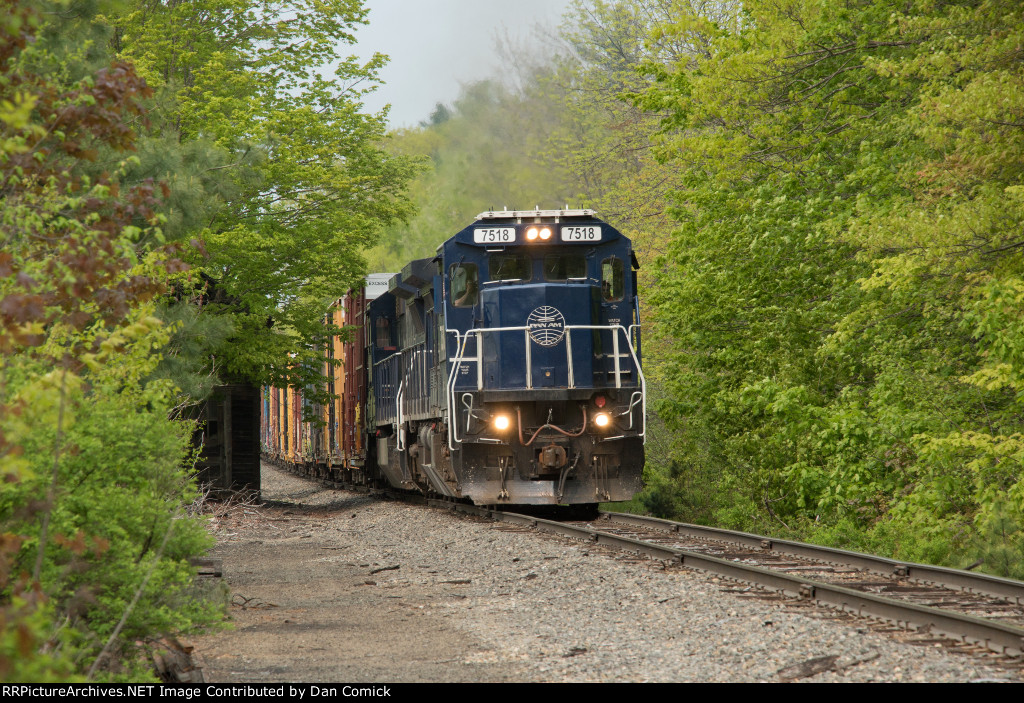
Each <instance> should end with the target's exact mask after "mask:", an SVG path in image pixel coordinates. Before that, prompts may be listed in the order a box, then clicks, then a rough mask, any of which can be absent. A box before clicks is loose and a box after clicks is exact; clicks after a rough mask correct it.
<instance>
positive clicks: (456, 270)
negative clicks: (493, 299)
mask: <svg viewBox="0 0 1024 703" xmlns="http://www.w3.org/2000/svg"><path fill="white" fill-rule="evenodd" d="M448 279H449V287H450V290H451V295H452V305H454V306H455V307H457V308H471V307H473V306H474V305H476V300H477V296H478V295H479V291H480V276H479V272H478V271H477V267H476V264H452V265H451V268H449V269H448Z"/></svg>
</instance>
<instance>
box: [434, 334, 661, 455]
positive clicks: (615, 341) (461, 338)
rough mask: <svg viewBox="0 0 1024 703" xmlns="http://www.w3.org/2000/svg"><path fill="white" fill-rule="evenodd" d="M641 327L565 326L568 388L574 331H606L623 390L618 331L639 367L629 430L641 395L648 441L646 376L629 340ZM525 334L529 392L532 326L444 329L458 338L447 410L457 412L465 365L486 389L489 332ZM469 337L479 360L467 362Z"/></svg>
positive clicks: (453, 436)
mask: <svg viewBox="0 0 1024 703" xmlns="http://www.w3.org/2000/svg"><path fill="white" fill-rule="evenodd" d="M638 327H639V325H630V328H629V330H627V329H626V328H625V327H624V326H623V325H621V324H619V325H566V326H565V327H564V330H565V349H566V365H567V367H568V373H569V388H575V387H576V378H575V369H574V364H573V360H572V332H574V331H575V330H581V329H585V330H604V331H609V332H614V335H613V337H612V355H613V357H614V364H615V387H616V389H621V388H622V365H621V359H620V357H621V354H620V351H619V350H620V347H619V332H622V334H623V335H625V338H626V347H627V348H628V349H629V354H630V357H631V358H632V360H633V365H634V366H635V367H636V372H637V380H638V381H639V383H640V390H639V391H634V393H633V395H632V396H630V404H629V410H627V411H626V412H629V414H630V429H633V416H632V410H633V408H634V407H635V406H636V400H635V398H636V394H637V393H639V394H640V399H639V400H640V402H641V404H642V407H641V412H642V414H643V425H642V427H641V429H640V432H639V435H638V436H639V437H641V438H643V440H644V442H645V443H646V442H647V379H646V377H645V376H644V372H643V369H642V368H641V367H640V359H639V358H638V357H637V353H636V348H635V347H634V346H633V343H632V342H631V341H630V332H631V331H632V330H633V329H634V328H638ZM520 331H522V332H524V343H525V350H526V387H527V388H528V389H532V388H533V374H532V366H533V357H532V353H531V352H532V349H531V345H530V327H529V326H525V325H524V326H516V327H475V328H473V329H470V330H466V332H465V333H464V334H463V333H462V332H460V331H459V330H457V329H448V328H446V329H445V332H446V333H447V334H454V335H455V344H456V354H455V358H454V359H450V361H451V363H452V366H451V371H450V372H449V374H448V383H447V384H446V389H445V390H446V393H447V396H448V401H449V402H448V407H449V409H450V412H451V413H452V414H454V413H455V412H456V408H457V405H456V402H455V384H456V378H457V373H458V369H459V368H460V367H461V366H462V364H463V363H474V362H475V363H476V367H477V390H483V384H484V381H483V334H484V333H488V332H520ZM470 335H474V336H475V337H476V358H475V359H466V358H465V354H466V346H467V343H468V342H469V337H470ZM455 424H456V423H455V419H454V417H449V418H448V448H449V449H450V450H451V451H455V444H457V443H461V442H462V441H463V440H461V439H459V437H458V430H457V428H456V427H455Z"/></svg>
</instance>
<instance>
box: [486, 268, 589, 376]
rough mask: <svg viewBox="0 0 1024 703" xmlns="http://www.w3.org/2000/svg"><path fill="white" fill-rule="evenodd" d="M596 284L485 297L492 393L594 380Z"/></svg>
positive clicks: (524, 288) (501, 290)
mask: <svg viewBox="0 0 1024 703" xmlns="http://www.w3.org/2000/svg"><path fill="white" fill-rule="evenodd" d="M595 295H596V289H595V288H594V286H590V285H586V284H563V285H559V286H551V285H544V284H525V285H514V286H503V287H498V288H492V289H489V290H485V291H484V293H483V298H482V303H483V313H484V320H483V321H484V326H485V327H489V328H491V329H496V330H507V331H497V332H495V333H493V334H488V335H485V336H484V343H483V358H484V384H485V386H486V387H487V388H489V389H495V390H498V389H500V390H515V389H532V388H569V387H570V386H571V385H574V384H579V383H580V382H587V383H589V381H590V379H591V378H592V376H593V373H592V365H593V353H594V349H593V340H592V338H591V337H592V335H590V334H585V333H583V331H582V330H574V329H573V328H574V327H581V326H586V325H591V324H593V309H594V305H593V300H594V297H595Z"/></svg>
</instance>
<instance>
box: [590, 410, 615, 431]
mask: <svg viewBox="0 0 1024 703" xmlns="http://www.w3.org/2000/svg"><path fill="white" fill-rule="evenodd" d="M594 424H595V425H597V426H598V427H600V428H601V429H602V430H603V429H605V428H606V427H608V425H610V424H612V419H611V418H610V417H609V416H608V413H598V414H597V415H594Z"/></svg>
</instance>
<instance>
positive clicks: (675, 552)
mask: <svg viewBox="0 0 1024 703" xmlns="http://www.w3.org/2000/svg"><path fill="white" fill-rule="evenodd" d="M427 504H428V505H433V506H436V507H443V508H447V509H448V510H455V511H459V512H464V513H469V514H472V515H478V516H480V517H486V518H491V519H493V520H501V521H504V522H510V523H513V524H519V525H523V526H526V527H532V528H534V529H537V530H539V531H543V532H550V533H554V534H559V535H564V536H567V537H572V538H575V539H585V540H587V541H590V542H595V543H597V544H605V545H608V546H611V547H615V548H618V549H622V550H625V551H630V552H633V553H639V554H646V555H648V556H651V557H654V558H656V559H664V560H670V561H677V562H679V563H680V564H682V565H684V566H686V567H688V568H694V569H699V570H701V571H707V572H711V573H715V574H718V575H721V576H725V577H726V578H729V579H733V580H736V581H740V582H743V583H748V584H751V585H754V586H759V587H763V588H768V589H771V590H774V591H777V592H780V593H782V594H784V595H787V596H790V597H796V598H802V599H808V600H813V601H815V602H817V603H821V604H823V605H827V606H830V607H832V608H837V609H839V610H842V611H844V612H849V613H854V614H856V615H860V616H864V617H872V618H876V619H879V620H885V621H888V622H891V623H894V624H895V625H898V626H900V627H905V628H914V629H917V630H918V631H920V632H929V633H934V634H937V635H942V636H945V637H948V638H950V639H953V640H960V641H964V642H970V643H972V644H976V645H979V646H982V647H985V648H986V649H989V650H991V651H994V652H997V653H1000V654H1006V655H1009V656H1021V655H1024V628H1019V627H1015V626H1012V625H1006V624H1004V623H1000V622H994V621H990V620H984V619H982V618H978V617H974V616H972V615H964V614H961V613H955V612H949V611H944V610H939V609H937V608H932V607H928V606H923V605H917V604H914V603H907V602H903V601H896V600H891V599H889V598H884V597H882V596H878V595H875V594H872V593H863V592H860V591H854V590H852V589H849V588H844V587H842V586H835V585H832V584H827V583H821V582H819V581H814V580H812V579H808V578H804V577H802V576H796V575H793V574H787V573H783V572H780V571H772V570H769V569H764V568H761V567H757V566H751V565H749V564H744V563H742V562H734V561H728V560H726V559H719V558H718V557H712V556H708V555H705V554H698V553H696V552H690V551H687V550H683V549H676V548H672V547H667V546H664V545H659V544H654V543H650V542H644V541H642V540H637V539H633V538H630V537H622V536H618V535H612V534H608V533H605V532H601V531H599V530H595V529H591V528H588V527H580V526H576V525H568V524H565V523H560V522H555V521H552V520H545V519H543V518H537V517H532V516H529V515H520V514H518V513H507V512H503V511H500V510H491V509H489V508H483V507H478V506H473V505H466V504H463V503H453V502H449V501H440V500H428V501H427ZM631 517H636V516H631ZM661 523H663V524H667V525H673V524H678V523H672V522H671V521H668V520H664V521H661ZM666 531H673V532H675V531H676V530H666ZM723 532H726V533H728V530H725V531H723ZM740 534H744V533H740ZM744 537H745V538H754V537H758V536H757V535H749V534H744ZM758 539H759V541H758V543H757V544H756V545H752V546H757V547H758V548H760V547H761V543H760V539H761V538H758ZM772 541H773V542H776V540H772ZM787 544H789V545H797V544H799V543H796V542H790V543H787ZM803 546H812V545H803ZM834 552H841V550H834ZM852 554H856V553H855V552H853V553H852ZM860 556H865V557H867V556H868V555H860ZM890 561H891V560H890ZM931 568H937V567H931ZM948 571H954V570H948ZM971 575H972V576H975V575H977V574H971Z"/></svg>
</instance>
